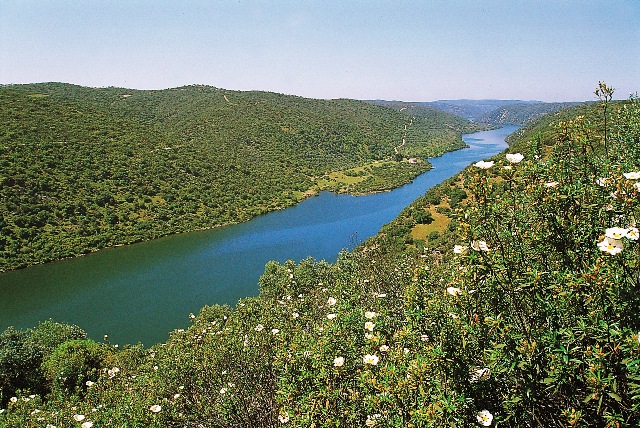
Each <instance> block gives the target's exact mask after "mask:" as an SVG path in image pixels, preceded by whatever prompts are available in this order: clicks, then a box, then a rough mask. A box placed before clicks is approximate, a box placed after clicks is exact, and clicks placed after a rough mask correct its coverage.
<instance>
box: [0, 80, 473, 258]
mask: <svg viewBox="0 0 640 428" xmlns="http://www.w3.org/2000/svg"><path fill="white" fill-rule="evenodd" d="M443 123H446V124H447V126H444V125H443ZM472 129H478V125H472V124H469V123H468V122H465V121H460V120H458V118H455V117H454V116H449V115H439V116H437V117H413V116H411V115H409V114H407V113H405V112H398V111H394V110H393V109H390V108H385V107H380V106H373V105H371V104H367V103H364V102H360V101H353V100H331V101H328V100H314V99H305V98H300V97H294V96H287V95H281V94H275V93H267V92H237V91H227V90H223V89H217V88H213V87H206V86H189V87H182V88H175V89H168V90H162V91H136V90H129V89H122V88H102V89H97V88H86V87H80V86H74V85H69V84H61V83H47V84H31V85H5V86H1V87H0V184H1V185H0V270H6V269H12V268H16V267H20V266H25V265H31V264H35V263H41V262H45V261H49V260H54V259H59V258H63V257H68V256H74V255H77V254H81V253H85V252H89V251H93V250H96V249H100V248H104V247H109V246H114V245H120V244H126V243H132V242H136V241H141V240H147V239H152V238H156V237H159V236H162V235H167V234H170V233H176V232H184V231H190V230H195V229H201V228H210V227H215V226H219V225H224V224H229V223H236V222H240V221H245V220H247V219H249V218H251V217H253V216H256V215H258V214H261V213H265V212H267V211H271V210H275V209H280V208H283V207H286V206H289V205H291V204H294V203H296V202H297V201H300V200H301V199H302V198H304V197H306V196H308V195H309V194H313V193H315V192H317V191H318V190H322V189H330V190H336V191H352V192H368V191H377V190H385V189H389V188H391V187H394V186H397V185H400V184H404V183H406V182H408V181H410V180H411V179H413V178H414V177H415V176H417V175H418V174H420V173H422V172H424V171H426V170H427V169H428V168H429V163H428V161H426V159H423V160H422V161H421V162H418V163H409V162H406V161H404V162H402V161H401V157H400V158H397V156H396V154H395V150H394V149H395V147H397V146H400V145H401V143H402V138H403V136H404V135H405V133H406V132H410V133H411V134H412V135H415V136H416V138H417V139H419V140H420V141H421V147H424V148H425V149H424V150H423V151H422V154H423V156H435V155H438V154H441V153H443V152H444V151H446V150H451V149H453V148H459V147H461V146H463V143H462V140H461V138H460V133H461V131H467V130H472ZM396 158H397V159H396Z"/></svg>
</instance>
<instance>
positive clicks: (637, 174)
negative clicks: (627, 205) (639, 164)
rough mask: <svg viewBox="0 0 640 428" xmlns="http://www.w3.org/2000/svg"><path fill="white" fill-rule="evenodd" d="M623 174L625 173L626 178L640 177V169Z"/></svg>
mask: <svg viewBox="0 0 640 428" xmlns="http://www.w3.org/2000/svg"><path fill="white" fill-rule="evenodd" d="M622 175H624V178H626V179H627V180H638V179H640V171H632V172H625V173H623V174H622Z"/></svg>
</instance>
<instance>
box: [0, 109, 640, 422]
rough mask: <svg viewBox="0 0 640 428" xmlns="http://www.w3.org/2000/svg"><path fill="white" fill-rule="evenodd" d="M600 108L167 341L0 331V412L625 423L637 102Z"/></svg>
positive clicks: (134, 418) (637, 404)
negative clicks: (332, 258) (350, 247)
mask: <svg viewBox="0 0 640 428" xmlns="http://www.w3.org/2000/svg"><path fill="white" fill-rule="evenodd" d="M608 114H609V116H608V121H607V123H608V125H607V129H606V137H607V138H608V141H609V144H607V145H606V147H605V145H604V144H603V140H604V137H605V128H604V123H603V121H602V115H603V109H602V107H601V106H600V105H596V104H592V105H582V106H579V107H576V108H573V109H570V110H563V111H560V112H557V113H554V114H552V115H548V116H545V117H544V118H543V119H542V120H540V121H538V122H536V123H534V124H531V125H529V126H527V127H526V129H525V130H524V131H523V133H522V134H521V135H520V136H519V137H516V138H513V139H512V140H511V146H510V148H509V149H508V150H507V152H508V156H507V154H501V155H498V156H496V157H494V158H493V159H491V161H489V162H486V163H479V164H476V165H471V166H469V167H468V168H467V169H466V170H464V171H463V172H462V173H460V174H458V175H457V176H456V177H453V178H452V179H450V180H448V181H447V182H445V183H443V184H442V185H440V186H437V187H436V188H434V189H432V190H430V191H428V192H427V193H426V194H425V196H424V197H423V198H420V199H419V200H417V201H416V202H415V203H414V204H412V205H411V206H410V207H408V208H407V209H406V210H404V211H403V213H401V215H400V216H399V217H398V218H397V219H396V220H395V221H394V222H392V223H391V224H389V225H387V226H386V227H385V228H384V229H383V230H382V231H381V233H380V234H379V235H378V236H377V237H374V238H371V239H370V240H368V241H367V242H365V243H364V244H363V245H362V246H361V247H360V248H358V249H357V250H356V251H353V252H350V253H349V252H344V253H342V254H341V255H340V257H339V259H338V261H337V263H335V264H327V263H324V262H316V261H313V260H306V261H303V262H301V263H299V264H295V263H293V262H287V263H284V264H279V263H275V262H274V263H270V264H268V265H267V266H266V268H265V273H264V275H263V276H262V278H261V280H260V295H259V296H258V297H255V298H249V299H244V300H241V301H240V302H238V304H237V305H236V307H235V309H232V308H229V307H220V306H212V307H205V308H203V309H202V311H201V312H200V314H198V315H197V316H196V315H193V316H191V319H192V326H191V327H190V328H189V329H187V330H186V331H182V330H176V331H174V332H172V333H171V334H170V338H169V340H168V341H167V342H166V343H164V344H159V345H157V346H154V347H152V348H150V349H144V348H143V347H141V346H130V347H125V348H124V349H122V348H117V347H116V346H114V345H111V344H108V343H97V342H94V341H92V340H90V339H87V338H85V336H84V333H83V332H82V330H80V329H79V328H77V327H73V326H65V325H60V324H55V323H52V322H46V323H42V324H41V325H40V326H38V327H37V328H34V329H30V330H26V331H16V330H14V329H8V330H6V331H5V332H4V333H3V334H1V335H0V388H1V394H2V395H1V396H0V407H1V408H2V409H4V411H2V412H0V425H2V426H7V427H27V428H30V427H41V426H44V425H46V424H52V425H56V426H78V425H79V424H80V421H82V422H83V423H88V422H91V424H93V425H94V426H108V427H112V426H113V427H116V426H146V427H172V426H175V427H178V426H181V427H183V426H206V427H273V426H292V427H309V426H315V427H318V428H320V427H337V426H344V427H352V426H353V427H354V426H369V427H376V426H378V427H410V426H413V427H425V426H456V427H457V426H463V427H464V426H469V427H471V426H501V427H529V426H531V427H533V426H545V427H547V426H548V427H550V426H602V427H604V426H611V427H613V426H619V427H636V426H638V424H640V416H639V415H640V341H639V336H638V335H639V331H640V318H638V311H639V309H640V279H639V277H638V272H639V268H640V266H639V263H640V248H639V245H640V240H638V229H637V227H638V220H639V219H640V202H639V201H640V198H639V196H640V164H639V159H640V144H639V142H640V126H639V124H640V102H638V100H635V99H632V100H630V101H629V102H619V103H612V104H609V105H608ZM520 155H522V156H520ZM425 213H430V214H431V216H432V217H433V221H431V222H428V221H425V218H426V217H427V216H425Z"/></svg>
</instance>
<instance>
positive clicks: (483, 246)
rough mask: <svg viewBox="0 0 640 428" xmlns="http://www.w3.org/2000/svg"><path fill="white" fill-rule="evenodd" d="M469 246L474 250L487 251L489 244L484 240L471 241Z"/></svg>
mask: <svg viewBox="0 0 640 428" xmlns="http://www.w3.org/2000/svg"><path fill="white" fill-rule="evenodd" d="M471 248H473V249H474V250H475V251H489V246H488V245H487V243H486V242H485V241H471Z"/></svg>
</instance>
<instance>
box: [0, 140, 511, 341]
mask: <svg viewBox="0 0 640 428" xmlns="http://www.w3.org/2000/svg"><path fill="white" fill-rule="evenodd" d="M513 129H515V128H511V129H509V128H503V129H501V130H495V131H489V132H487V133H483V134H481V135H480V136H478V135H477V134H470V135H465V137H464V138H465V141H466V144H467V145H469V148H467V149H463V150H458V151H455V152H449V153H446V154H444V155H443V156H441V157H438V158H433V159H431V160H430V161H431V163H432V164H433V165H434V166H435V167H434V168H433V169H431V170H430V171H428V172H426V173H424V174H422V175H420V176H418V177H416V178H415V179H414V180H413V182H412V183H410V184H408V185H405V186H402V187H399V188H397V189H395V190H393V191H390V192H380V193H376V194H371V195H367V196H358V197H355V196H351V195H347V194H334V193H330V192H321V193H320V194H319V195H318V196H316V197H313V198H307V199H305V200H304V201H302V202H300V203H298V204H296V205H293V206H291V207H290V208H287V209H286V210H280V211H274V212H271V213H268V214H265V215H262V216H258V217H256V218H254V219H253V220H251V221H248V222H244V223H240V224H236V225H232V226H226V227H221V228H216V229H211V230H204V231H198V232H191V233H185V234H176V235H171V236H167V237H163V238H159V239H157V240H153V241H147V242H142V243H138V244H135V245H129V246H122V247H118V248H112V249H107V250H104V251H99V252H96V253H93V254H90V255H87V256H86V257H80V258H75V259H69V260H64V261H62V262H56V263H49V264H44V265H38V266H34V267H31V268H27V269H22V270H18V271H12V272H6V273H4V274H0V292H2V293H3V296H4V297H5V298H3V299H2V300H0V313H1V314H3V316H2V317H0V328H4V327H6V326H7V325H14V326H16V327H18V328H25V327H30V326H33V325H35V324H37V322H39V321H41V320H44V319H48V318H52V319H55V320H57V321H64V322H68V323H72V324H77V325H81V326H83V328H85V329H86V330H87V331H88V332H89V333H90V335H91V336H92V337H102V336H103V335H104V334H109V336H110V337H111V338H112V339H111V340H112V341H113V343H136V342H138V341H141V342H143V343H145V344H152V343H156V342H159V341H163V340H164V339H165V338H166V334H167V332H168V331H171V330H172V329H175V328H180V327H184V326H185V324H186V323H187V321H188V318H187V314H188V313H189V312H193V313H195V312H197V311H198V310H199V308H200V307H202V305H203V304H206V303H218V304H228V305H235V304H236V302H237V301H238V300H239V299H242V298H245V297H247V296H254V295H256V294H257V293H258V287H257V284H258V279H259V278H260V276H261V275H262V274H263V273H264V270H265V265H266V264H267V263H268V262H269V261H270V260H278V261H280V262H285V261H286V260H289V259H291V260H302V259H305V258H307V257H313V258H315V259H317V260H327V261H335V260H336V259H337V257H338V253H339V252H340V251H341V250H343V249H345V248H353V247H355V246H356V245H358V244H359V243H361V242H363V241H364V240H365V239H367V238H368V237H370V236H373V235H375V234H377V233H378V232H379V231H380V228H381V227H382V226H383V225H384V224H386V223H388V222H390V221H391V220H393V219H394V218H395V217H396V216H397V215H398V214H399V213H400V212H401V211H402V210H403V209H404V208H405V207H406V206H407V205H409V204H410V203H411V202H413V201H414V200H415V199H416V198H418V197H420V196H421V195H423V194H424V192H425V191H426V190H427V189H428V188H430V187H432V186H434V185H436V184H438V183H440V182H442V181H444V180H445V179H447V178H448V177H450V176H452V175H453V174H455V173H457V172H458V171H460V170H462V169H463V168H464V167H466V166H467V165H469V164H470V163H472V162H475V161H477V160H480V159H486V158H488V157H490V156H493V155H494V154H496V153H499V152H500V151H502V150H503V149H504V148H506V147H507V145H506V143H505V142H504V137H505V136H506V135H507V134H509V133H510V132H512V130H513ZM483 136H484V137H483ZM107 295H108V298H105V296H107ZM150 302H153V303H152V304H151V303H150ZM141 319H144V322H142V321H141Z"/></svg>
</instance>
